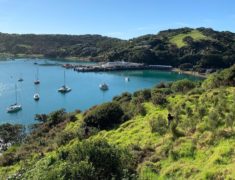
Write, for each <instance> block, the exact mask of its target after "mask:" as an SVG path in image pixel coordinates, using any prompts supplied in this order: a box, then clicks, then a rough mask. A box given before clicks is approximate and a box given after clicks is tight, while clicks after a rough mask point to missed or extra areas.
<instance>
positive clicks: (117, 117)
mask: <svg viewBox="0 0 235 180" xmlns="http://www.w3.org/2000/svg"><path fill="white" fill-rule="evenodd" d="M123 114H124V113H123V111H122V109H121V107H120V106H119V105H118V104H117V103H114V102H110V103H104V104H102V105H100V106H97V107H95V108H94V109H91V110H90V111H89V112H88V113H87V114H86V115H85V117H84V122H85V124H86V125H87V126H93V127H96V128H100V129H106V128H110V127H112V126H113V125H114V124H118V123H120V122H121V118H122V116H123Z"/></svg>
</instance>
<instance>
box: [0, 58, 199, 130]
mask: <svg viewBox="0 0 235 180" xmlns="http://www.w3.org/2000/svg"><path fill="white" fill-rule="evenodd" d="M34 62H35V60H30V59H19V60H14V61H1V62H0V123H6V122H8V123H21V124H24V125H29V124H32V123H35V120H34V115H35V114H36V113H49V112H51V111H54V110H57V109H60V108H65V109H66V110H67V111H74V110H76V109H80V110H86V109H88V108H89V107H91V106H93V105H96V104H101V103H103V102H106V101H110V100H112V98H113V97H114V96H115V95H120V94H121V93H122V92H126V91H128V92H134V91H136V90H140V89H144V88H151V87H153V86H154V85H156V84H158V83H160V82H169V81H175V80H177V79H182V78H189V79H197V78H196V77H193V76H188V75H183V74H181V75H180V74H177V73H174V72H168V71H149V70H143V71H124V72H99V73H94V72H87V73H78V72H75V71H73V70H65V71H66V84H67V85H68V86H69V87H71V88H72V91H71V92H70V93H68V94H65V95H63V94H60V93H58V92H57V89H58V88H59V87H60V86H61V85H63V76H64V69H63V68H62V67H61V66H59V65H56V63H57V62H54V61H49V60H43V59H42V60H37V62H38V65H35V64H34ZM59 63H62V62H59ZM37 68H38V70H39V79H40V81H41V84H40V85H38V86H36V85H34V83H33V82H34V80H35V75H36V69H37ZM126 76H128V77H129V78H130V81H129V82H125V80H124V78H125V77H126ZM20 77H22V78H23V79H24V81H23V82H18V81H17V80H18V79H19V78H20ZM103 82H105V83H107V84H108V85H109V90H108V91H106V92H102V91H101V90H100V89H99V84H100V83H103ZM15 84H17V87H18V88H17V94H18V96H17V97H18V102H19V103H20V104H21V105H22V107H23V108H22V110H21V111H19V112H17V113H14V114H8V113H7V112H6V108H7V107H8V106H9V105H10V104H13V103H15V88H14V87H15ZM35 92H39V93H40V96H41V98H40V100H39V101H38V102H35V101H34V99H33V94H34V93H35Z"/></svg>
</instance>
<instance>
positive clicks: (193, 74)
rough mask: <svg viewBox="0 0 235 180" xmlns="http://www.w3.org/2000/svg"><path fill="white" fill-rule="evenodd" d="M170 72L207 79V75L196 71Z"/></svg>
mask: <svg viewBox="0 0 235 180" xmlns="http://www.w3.org/2000/svg"><path fill="white" fill-rule="evenodd" d="M171 71H172V72H176V73H182V74H187V75H191V76H196V77H201V78H206V77H207V74H203V73H199V72H196V71H184V70H180V69H179V68H173V69H172V70H171Z"/></svg>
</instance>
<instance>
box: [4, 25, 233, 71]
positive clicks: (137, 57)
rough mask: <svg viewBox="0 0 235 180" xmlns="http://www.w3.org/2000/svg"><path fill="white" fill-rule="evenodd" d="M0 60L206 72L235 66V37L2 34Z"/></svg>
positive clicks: (173, 32) (186, 31) (184, 32)
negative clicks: (33, 59)
mask: <svg viewBox="0 0 235 180" xmlns="http://www.w3.org/2000/svg"><path fill="white" fill-rule="evenodd" d="M0 56H2V57H6V56H13V57H30V56H33V57H49V58H65V59H72V60H75V61H76V60H81V59H82V60H91V61H120V60H124V61H129V62H138V63H146V64H163V65H172V66H174V67H179V68H181V69H183V70H187V69H189V70H194V71H200V72H203V71H205V70H206V69H220V68H226V67H230V66H231V65H233V64H234V63H235V34H234V33H231V32H227V31H225V32H218V31H214V30H212V29H208V28H197V29H191V28H181V29H170V30H166V31H161V32H159V33H158V34H153V35H145V36H141V37H137V38H133V39H130V40H121V39H116V38H109V37H104V36H99V35H82V36H75V35H33V34H28V35H17V34H4V33H0Z"/></svg>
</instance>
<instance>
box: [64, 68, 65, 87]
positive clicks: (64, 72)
mask: <svg viewBox="0 0 235 180" xmlns="http://www.w3.org/2000/svg"><path fill="white" fill-rule="evenodd" d="M64 86H65V71H64Z"/></svg>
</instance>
